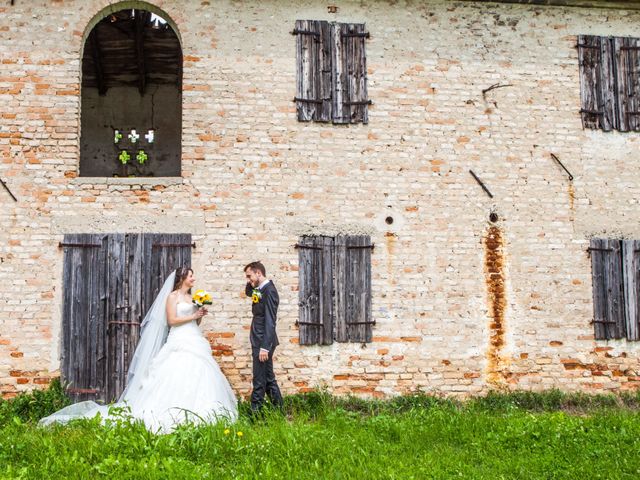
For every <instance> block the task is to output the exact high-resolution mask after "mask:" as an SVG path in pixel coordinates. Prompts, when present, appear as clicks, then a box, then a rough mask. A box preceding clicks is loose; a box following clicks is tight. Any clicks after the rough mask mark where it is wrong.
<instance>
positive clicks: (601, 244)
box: [589, 239, 626, 340]
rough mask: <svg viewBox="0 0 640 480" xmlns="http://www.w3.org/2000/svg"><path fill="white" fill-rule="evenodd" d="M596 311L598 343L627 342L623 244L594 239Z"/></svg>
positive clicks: (592, 256)
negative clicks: (612, 339)
mask: <svg viewBox="0 0 640 480" xmlns="http://www.w3.org/2000/svg"><path fill="white" fill-rule="evenodd" d="M589 251H590V254H591V272H592V276H593V309H594V319H593V323H594V326H595V337H596V339H597V340H603V339H609V338H623V337H624V336H625V333H626V328H625V313H624V292H623V280H622V275H623V272H622V255H621V253H620V240H611V239H592V240H591V244H590V247H589Z"/></svg>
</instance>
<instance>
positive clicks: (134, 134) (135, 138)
mask: <svg viewBox="0 0 640 480" xmlns="http://www.w3.org/2000/svg"><path fill="white" fill-rule="evenodd" d="M139 138H140V135H139V134H138V133H137V132H136V130H135V128H134V129H133V130H131V133H130V134H129V141H130V142H131V143H136V142H137V141H138V139H139Z"/></svg>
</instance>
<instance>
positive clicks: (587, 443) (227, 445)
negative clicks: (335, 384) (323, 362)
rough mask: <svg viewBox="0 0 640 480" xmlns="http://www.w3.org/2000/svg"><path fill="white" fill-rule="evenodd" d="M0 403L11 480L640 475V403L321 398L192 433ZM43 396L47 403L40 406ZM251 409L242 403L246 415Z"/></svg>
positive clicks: (299, 398)
mask: <svg viewBox="0 0 640 480" xmlns="http://www.w3.org/2000/svg"><path fill="white" fill-rule="evenodd" d="M58 388H59V387H58V386H54V388H52V390H50V391H49V392H45V393H34V394H32V395H25V396H22V397H18V398H17V399H14V400H13V401H10V402H2V403H0V477H2V478H132V479H133V478H136V479H146V478H149V479H155V478H172V479H173V478H177V479H180V478H211V479H226V478H229V479H236V478H237V479H262V478H263V479H272V478H273V479H318V478H336V479H352V478H353V479H363V478H366V479H369V478H372V479H378V478H380V479H382V478H385V479H386V478H389V479H436V478H437V479H440V478H478V479H492V480H493V479H500V478H525V479H528V478H531V479H534V478H535V479H538V478H543V479H544V478H548V479H561V478H562V479H565V478H566V479H576V478H584V479H592V478H607V479H609V478H613V479H616V478H620V479H622V478H638V477H639V476H640V455H638V452H639V451H640V450H639V447H640V414H639V413H638V411H637V407H638V405H639V404H640V402H639V401H638V396H637V395H628V396H625V397H614V396H588V395H573V394H572V395H568V394H564V393H561V392H557V391H551V392H545V393H536V394H534V393H525V392H519V393H514V394H490V395H488V396H487V397H483V398H478V399H473V400H470V401H468V402H464V403H463V402H457V401H452V400H446V399H439V398H435V397H429V396H424V395H415V396H406V397H398V398H394V399H391V400H387V401H381V400H361V399H356V398H337V397H332V396H330V395H328V394H327V393H326V392H312V393H310V394H305V395H294V396H290V397H287V398H286V407H285V413H284V415H283V414H280V413H278V412H275V411H271V412H268V413H267V414H266V415H265V418H264V419H263V420H260V421H257V422H254V423H252V422H251V421H250V420H249V418H248V417H247V416H246V415H244V414H242V415H241V417H240V420H239V421H238V422H237V423H235V424H233V425H226V424H224V423H220V424H216V425H206V426H198V427H196V426H189V425H185V426H181V427H180V428H178V429H177V430H176V431H175V432H174V433H172V434H170V435H153V434H150V433H149V432H148V431H147V430H146V429H145V428H144V427H143V426H142V425H141V424H140V423H136V422H129V421H114V422H113V423H112V425H110V426H104V425H100V423H99V422H98V421H97V420H85V421H78V422H75V423H73V424H72V425H69V426H54V427H48V428H39V427H37V426H36V425H35V420H36V418H39V417H38V416H43V415H46V414H48V413H51V411H53V410H55V409H56V408H57V406H58V405H60V402H62V400H63V399H64V397H62V398H61V395H60V394H61V391H60V390H56V389H58ZM38 395H39V396H40V397H39V399H40V403H38V401H35V400H34V399H35V398H36V396H38ZM246 409H247V405H246V404H242V405H241V411H242V412H246Z"/></svg>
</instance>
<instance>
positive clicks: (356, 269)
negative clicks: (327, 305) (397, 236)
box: [336, 235, 373, 342]
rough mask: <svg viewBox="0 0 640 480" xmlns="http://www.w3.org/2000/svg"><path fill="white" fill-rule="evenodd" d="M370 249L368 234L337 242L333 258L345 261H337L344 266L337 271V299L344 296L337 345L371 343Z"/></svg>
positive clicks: (337, 329) (345, 237)
mask: <svg viewBox="0 0 640 480" xmlns="http://www.w3.org/2000/svg"><path fill="white" fill-rule="evenodd" d="M372 248H373V246H372V244H371V238H370V237H369V236H368V235H353V236H344V237H338V238H337V239H336V257H337V259H338V258H343V259H344V261H343V260H337V261H336V263H340V264H342V265H344V266H343V267H341V269H340V270H342V271H341V272H340V273H341V276H342V282H341V283H342V285H340V286H339V287H338V290H337V296H338V298H341V297H343V299H341V301H340V303H341V305H340V314H339V317H340V320H339V321H338V322H337V328H336V340H337V341H339V342H371V336H372V333H371V332H372V328H371V327H372V325H373V321H372V320H371V249H372ZM336 277H337V276H336ZM337 278H338V277H337Z"/></svg>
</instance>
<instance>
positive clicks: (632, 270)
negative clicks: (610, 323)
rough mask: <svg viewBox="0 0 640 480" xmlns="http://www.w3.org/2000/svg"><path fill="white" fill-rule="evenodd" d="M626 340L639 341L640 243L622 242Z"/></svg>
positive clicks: (633, 241) (634, 241)
mask: <svg viewBox="0 0 640 480" xmlns="http://www.w3.org/2000/svg"><path fill="white" fill-rule="evenodd" d="M622 263H623V269H624V275H623V276H624V299H625V309H624V311H625V323H626V328H627V339H629V340H640V241H639V240H623V241H622Z"/></svg>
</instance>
